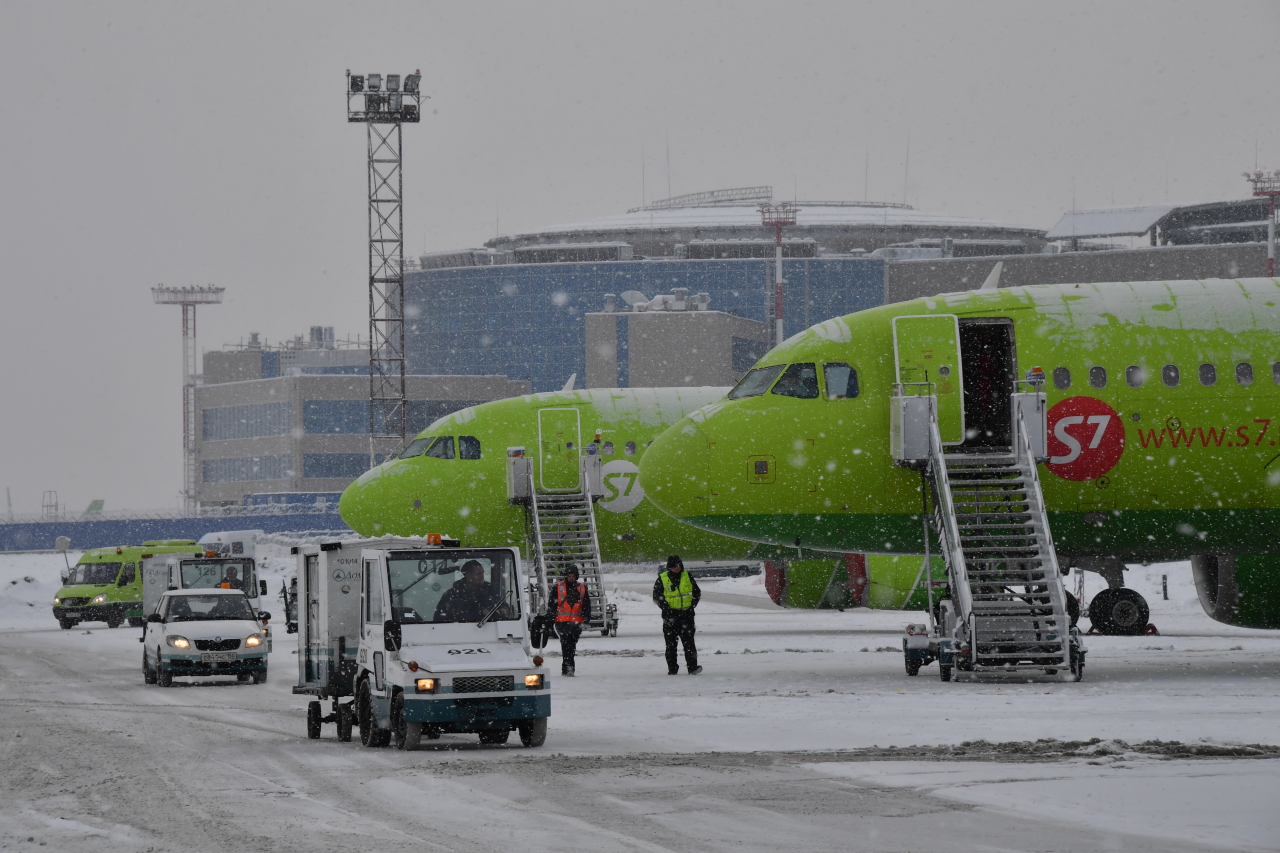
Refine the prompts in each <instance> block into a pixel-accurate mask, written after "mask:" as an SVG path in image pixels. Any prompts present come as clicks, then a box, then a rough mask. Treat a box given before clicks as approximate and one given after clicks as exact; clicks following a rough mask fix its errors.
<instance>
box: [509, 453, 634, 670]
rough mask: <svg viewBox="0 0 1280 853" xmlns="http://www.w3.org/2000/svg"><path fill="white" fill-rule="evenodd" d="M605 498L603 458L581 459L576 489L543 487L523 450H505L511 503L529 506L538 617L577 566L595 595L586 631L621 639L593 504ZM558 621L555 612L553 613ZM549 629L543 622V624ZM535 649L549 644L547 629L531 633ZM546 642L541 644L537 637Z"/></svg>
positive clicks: (589, 591)
mask: <svg viewBox="0 0 1280 853" xmlns="http://www.w3.org/2000/svg"><path fill="white" fill-rule="evenodd" d="M603 495H604V483H603V479H602V466H601V459H600V457H599V456H597V455H594V454H589V455H586V456H582V457H581V462H580V469H579V477H578V485H577V487H576V488H573V489H571V490H564V491H549V490H545V489H540V488H538V486H537V483H536V482H535V479H534V470H533V459H532V458H530V457H529V456H528V455H527V453H526V452H525V449H524V448H523V447H513V448H508V450H507V499H508V501H509V502H510V503H512V504H518V505H521V506H524V507H525V512H526V524H527V529H528V541H529V545H530V550H531V553H532V562H533V563H534V567H535V572H534V576H535V577H534V578H533V579H531V583H530V587H531V589H530V591H529V592H530V596H529V601H530V604H531V606H532V609H533V612H534V614H535V615H536V614H542V613H545V612H546V609H547V605H548V603H549V602H550V601H551V587H552V586H554V585H555V584H556V583H557V582H559V581H560V580H562V579H563V578H564V571H565V569H566V568H568V566H569V564H570V563H572V564H573V565H575V566H577V567H578V580H579V581H580V582H581V583H582V584H583V585H584V586H586V588H587V595H588V596H590V597H591V619H590V621H588V622H587V623H585V624H584V625H583V626H582V628H583V631H599V632H600V635H601V636H602V637H616V636H617V635H618V606H617V605H616V604H610V603H609V600H608V597H607V595H606V594H605V588H604V576H603V574H602V571H601V564H600V538H599V536H598V534H597V532H596V514H595V502H596V501H597V500H599V499H600V498H601V497H602V496H603ZM550 618H554V614H550ZM542 624H543V625H544V626H545V623H542ZM533 636H534V638H535V642H534V645H535V646H537V647H541V646H543V645H544V642H545V627H544V628H543V629H542V630H537V629H536V626H535V630H534V632H533ZM539 638H541V639H543V640H544V642H537V641H536V640H537V639H539Z"/></svg>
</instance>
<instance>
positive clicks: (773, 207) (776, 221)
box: [760, 201, 797, 344]
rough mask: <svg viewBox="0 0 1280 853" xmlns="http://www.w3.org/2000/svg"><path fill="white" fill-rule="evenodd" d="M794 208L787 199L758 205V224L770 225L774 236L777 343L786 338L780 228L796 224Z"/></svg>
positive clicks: (774, 311)
mask: <svg viewBox="0 0 1280 853" xmlns="http://www.w3.org/2000/svg"><path fill="white" fill-rule="evenodd" d="M796 210H797V208H796V206H795V205H794V204H792V203H791V202H789V201H784V202H783V203H782V204H762V205H760V224H762V225H764V227H765V228H769V227H772V228H773V229H774V235H775V237H776V240H775V242H774V247H775V249H774V261H773V300H774V307H773V316H774V319H775V320H776V321H777V326H778V341H777V343H778V344H781V343H782V342H783V341H784V340H786V338H785V337H783V333H782V282H783V279H782V228H783V226H785V225H795V224H796Z"/></svg>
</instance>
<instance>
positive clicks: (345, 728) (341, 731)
mask: <svg viewBox="0 0 1280 853" xmlns="http://www.w3.org/2000/svg"><path fill="white" fill-rule="evenodd" d="M338 740H340V741H342V742H343V743H350V742H351V706H350V705H339V706H338Z"/></svg>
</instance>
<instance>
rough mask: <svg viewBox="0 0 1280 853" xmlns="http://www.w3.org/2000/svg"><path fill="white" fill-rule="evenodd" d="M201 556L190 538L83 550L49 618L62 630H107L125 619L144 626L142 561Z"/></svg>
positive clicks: (56, 599)
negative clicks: (87, 626)
mask: <svg viewBox="0 0 1280 853" xmlns="http://www.w3.org/2000/svg"><path fill="white" fill-rule="evenodd" d="M203 553H204V552H203V551H202V550H201V549H200V547H199V546H198V545H196V541H195V540H194V539H158V540H152V541H149V542H143V543H142V544H141V545H120V546H117V547H115V548H94V549H93V550H90V551H86V552H85V554H84V556H83V557H81V558H80V560H79V561H78V562H77V563H76V564H75V566H74V567H72V569H71V571H70V573H69V575H68V577H67V579H66V583H65V585H64V586H63V587H62V588H61V589H59V590H58V594H57V595H56V596H54V599H53V617H54V618H55V619H57V620H58V625H59V626H60V627H61V628H62V629H63V630H69V629H71V628H74V627H75V626H76V625H79V624H80V623H81V622H106V623H107V627H109V628H118V627H119V626H120V625H122V624H123V623H124V622H125V620H126V619H127V620H128V621H129V624H130V625H132V626H133V627H135V628H141V627H142V626H143V625H144V624H145V623H144V620H143V613H142V561H143V560H145V559H147V558H148V557H153V556H155V555H157V554H195V555H197V556H199V555H201V554H203Z"/></svg>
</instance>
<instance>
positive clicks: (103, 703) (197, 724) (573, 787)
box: [0, 555, 1280, 851]
mask: <svg viewBox="0 0 1280 853" xmlns="http://www.w3.org/2000/svg"><path fill="white" fill-rule="evenodd" d="M60 565H61V558H60V557H59V556H57V555H0V708H3V714H4V719H5V723H6V725H5V726H3V727H0V732H2V736H0V762H3V767H4V770H5V772H3V773H0V849H35V848H37V847H39V846H41V845H42V844H43V845H45V846H46V847H48V848H50V849H58V850H93V851H116V850H120V851H145V850H154V851H168V850H173V851H205V850H208V851H224V850H225V851H231V850H235V851H239V850H250V849H254V850H273V851H274V850H299V851H302V850H307V851H324V850H334V851H338V850H342V851H349V850H352V849H356V850H361V851H373V850H398V849H412V850H417V849H429V850H451V851H455V850H456V851H472V850H475V851H491V850H503V851H510V850H512V849H519V848H524V849H529V850H591V851H615V850H617V851H629V850H645V851H659V850H661V851H667V850H670V851H720V850H729V849H733V850H761V851H766V850H803V851H809V850H814V851H818V850H832V851H835V850H839V851H851V850H868V851H873V850H874V851H897V850H992V849H999V850H1036V851H1048V850H1152V851H1155V850H1205V849H1215V850H1220V849H1245V850H1280V810H1278V809H1277V808H1276V806H1277V804H1280V759H1276V758H1261V759H1259V758H1228V759H1223V758H1188V757H1186V756H1185V755H1184V754H1183V753H1185V752H1186V750H1181V751H1180V752H1179V750H1175V752H1179V757H1175V758H1159V757H1155V756H1152V755H1151V754H1150V753H1151V751H1152V748H1150V747H1146V748H1141V749H1136V750H1135V749H1130V748H1128V747H1126V746H1125V744H1140V743H1142V742H1145V741H1151V740H1161V741H1178V742H1181V743H1183V744H1188V745H1193V746H1200V747H1205V746H1208V747H1213V746H1222V745H1232V744H1255V743H1256V744H1276V743H1280V734H1277V731H1276V730H1277V722H1278V721H1280V716H1278V714H1280V701H1278V699H1280V632H1264V631H1246V630H1239V629H1233V628H1229V627H1227V626H1223V625H1219V624H1217V623H1214V622H1212V621H1211V620H1209V619H1208V618H1207V617H1205V616H1204V615H1203V613H1202V612H1201V611H1200V607H1199V605H1198V604H1197V603H1196V602H1195V593H1194V590H1193V588H1192V586H1191V579H1190V572H1189V570H1188V569H1187V567H1186V566H1185V565H1181V566H1178V565H1173V566H1153V567H1150V568H1147V569H1141V568H1136V569H1135V570H1134V571H1133V572H1131V573H1130V575H1131V576H1130V578H1129V583H1130V585H1131V586H1134V587H1135V588H1137V589H1139V590H1140V591H1141V592H1142V593H1143V594H1144V595H1146V596H1147V599H1148V601H1149V602H1150V604H1151V606H1152V621H1153V622H1154V623H1155V624H1156V625H1157V626H1158V627H1159V628H1160V631H1161V635H1160V636H1155V637H1139V638H1103V637H1090V638H1089V649H1090V651H1089V659H1088V667H1087V670H1086V677H1085V681H1084V682H1083V683H1081V684H1071V683H1066V682H1061V681H1053V680H1049V679H1046V678H1035V679H1032V680H1031V681H1028V680H1027V679H1026V678H1025V677H1024V678H1019V679H1016V680H1014V679H1008V680H1004V681H1001V682H996V683H992V682H983V683H977V682H972V681H960V682H958V683H950V684H946V683H942V682H941V681H939V679H938V677H937V667H936V666H932V667H928V668H926V669H925V670H923V671H922V673H921V675H920V676H919V677H917V678H907V677H906V676H905V675H904V673H903V667H902V655H901V651H900V648H901V640H900V634H899V630H900V627H901V625H902V624H903V623H905V622H908V621H914V620H918V619H920V618H922V617H921V616H920V615H919V614H898V613H876V612H867V611H849V612H846V613H836V612H821V613H814V612H797V611H786V610H781V609H778V608H776V607H774V606H773V605H772V603H771V602H769V601H768V599H767V598H766V597H765V596H764V593H763V588H762V587H761V585H760V583H759V579H758V578H742V579H732V580H719V581H704V582H703V589H704V591H705V595H704V600H703V604H702V606H701V607H700V608H699V616H698V620H699V621H698V630H699V634H698V637H699V647H700V652H701V657H702V660H701V663H702V664H703V665H704V667H705V668H706V671H705V672H704V673H703V674H702V675H700V676H697V677H689V676H686V675H681V676H679V677H670V676H667V675H666V666H665V663H664V661H663V660H662V657H661V646H662V640H661V634H660V629H659V624H658V619H657V616H656V611H655V609H654V608H653V606H652V605H651V604H650V603H649V602H648V587H649V586H650V585H651V584H652V577H653V576H652V575H625V574H621V575H612V576H610V578H609V585H610V588H611V589H614V588H616V590H617V594H616V596H615V600H617V601H618V603H619V605H620V611H621V618H622V624H621V630H620V633H619V636H618V637H616V638H601V637H589V638H585V639H584V641H583V643H582V646H581V657H580V658H579V661H578V667H577V669H578V677H577V678H576V679H563V678H556V679H553V696H554V698H553V713H552V719H551V726H550V732H549V735H548V738H547V744H546V746H545V747H543V748H542V749H539V750H525V749H522V748H520V747H519V746H518V745H517V746H507V747H480V746H479V745H478V743H476V742H475V741H474V739H473V738H471V737H462V736H452V737H451V736H449V735H446V736H444V737H443V738H442V739H441V740H439V741H436V742H432V743H431V745H430V746H429V747H428V748H426V749H423V750H421V751H418V752H412V753H399V752H396V751H394V750H390V749H380V750H369V749H364V748H362V747H360V746H359V745H358V743H351V744H341V743H338V742H337V741H336V740H335V739H334V730H333V727H332V726H326V727H325V732H324V737H323V739H322V740H320V741H309V740H307V739H306V737H305V734H304V729H305V726H304V720H303V710H304V707H305V702H304V701H303V700H302V698H301V697H295V696H293V695H292V694H291V693H290V687H291V686H292V685H293V684H294V683H295V681H296V673H297V667H296V660H297V658H296V656H295V655H293V654H292V652H293V649H294V648H295V646H294V641H295V638H294V637H292V636H289V635H285V634H283V633H279V634H277V636H276V638H275V646H274V650H273V652H272V655H271V675H270V680H269V681H268V683H267V684H265V685H261V686H256V685H242V684H237V683H217V682H212V681H197V682H195V683H193V684H191V685H185V684H184V685H181V686H177V687H174V688H170V689H163V688H159V687H154V686H144V685H143V683H142V675H141V671H140V657H141V652H140V648H141V646H140V645H139V644H138V642H137V636H138V633H139V632H138V631H137V630H136V629H130V628H120V629H117V630H114V631H112V630H108V629H107V628H106V627H105V625H102V624H100V623H98V624H90V625H87V626H83V627H81V628H79V629H76V630H73V631H60V630H58V629H57V627H56V624H55V623H54V621H53V618H52V615H51V613H50V604H51V601H50V600H51V598H52V595H53V593H54V591H56V588H57V584H58V577H57V570H58V568H59V567H60ZM287 567H288V562H287V559H285V558H273V559H272V560H270V561H269V563H268V568H267V570H266V572H265V573H264V574H265V575H266V576H267V577H268V578H269V579H270V582H271V587H272V590H273V591H274V590H275V589H277V588H278V587H279V581H278V578H279V577H281V576H282V575H283V574H284V572H285V571H286V569H287ZM1161 574H1168V575H1169V591H1170V599H1171V600H1170V601H1167V602H1166V601H1164V600H1162V598H1161V595H1160V586H1159V579H1160V575H1161ZM27 577H29V578H31V580H30V581H27V580H24V578H27ZM14 580H16V581H17V583H11V581H14ZM1094 580H1096V578H1093V577H1092V576H1091V577H1090V581H1091V582H1092V581H1094ZM1086 597H1087V596H1086ZM28 602H30V606H29V605H28ZM268 609H271V610H273V611H275V612H276V613H277V616H279V615H280V613H279V607H278V606H277V607H269V608H268ZM86 629H87V630H86ZM552 662H553V663H554V662H555V661H554V659H553V661H552ZM1042 738H1044V739H1052V740H1054V741H1089V740H1092V739H1095V738H1099V739H1102V742H1101V743H1095V744H1091V745H1079V744H1076V745H1074V746H1067V747H1064V746H1062V745H1061V744H1053V745H1043V746H1042V747H1034V746H1023V747H1004V748H1001V749H989V748H986V747H984V746H982V745H974V744H972V743H971V744H970V746H969V747H966V748H965V750H966V751H967V755H961V754H958V750H953V749H935V748H937V747H945V746H946V745H958V744H963V743H965V742H975V741H986V742H991V743H1001V744H1007V743H1010V742H1018V741H1035V740H1038V739H1042ZM890 746H893V747H895V749H896V750H898V751H900V754H901V755H902V757H903V758H904V759H905V760H885V759H886V758H892V757H893V756H894V754H895V753H894V752H891V751H889V750H888V749H887V748H888V747H890ZM908 746H916V747H921V749H916V750H905V749H903V748H904V747H908ZM874 747H879V749H874ZM1064 750H1065V752H1067V753H1068V755H1069V757H1066V758H1054V760H1045V759H1046V758H1050V757H1051V756H1049V755H1047V753H1048V752H1051V751H1055V752H1062V751H1064ZM966 757H968V758H970V759H972V758H977V759H979V760H957V759H961V758H966ZM931 759H937V760H931ZM942 759H945V760H942ZM995 759H998V760H995ZM28 839H33V840H31V841H28Z"/></svg>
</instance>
